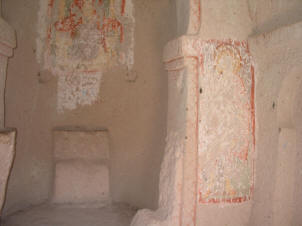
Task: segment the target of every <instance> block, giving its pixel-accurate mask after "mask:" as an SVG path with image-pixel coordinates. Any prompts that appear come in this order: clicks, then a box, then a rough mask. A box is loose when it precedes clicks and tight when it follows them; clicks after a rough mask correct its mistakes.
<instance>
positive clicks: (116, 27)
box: [48, 0, 126, 52]
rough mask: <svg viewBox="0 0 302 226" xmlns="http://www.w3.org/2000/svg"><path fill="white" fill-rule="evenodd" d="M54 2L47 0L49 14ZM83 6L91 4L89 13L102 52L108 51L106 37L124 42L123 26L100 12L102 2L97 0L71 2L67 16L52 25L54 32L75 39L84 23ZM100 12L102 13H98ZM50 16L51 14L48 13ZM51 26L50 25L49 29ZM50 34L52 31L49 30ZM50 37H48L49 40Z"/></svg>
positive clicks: (123, 4) (122, 10)
mask: <svg viewBox="0 0 302 226" xmlns="http://www.w3.org/2000/svg"><path fill="white" fill-rule="evenodd" d="M54 2H55V0H49V4H48V5H49V12H51V10H52V9H53V7H54ZM85 4H92V6H93V7H94V10H93V11H92V12H91V13H92V14H93V15H94V16H95V17H96V21H95V23H96V24H97V28H98V30H99V32H100V37H101V40H100V43H101V45H102V46H103V48H104V51H105V52H107V51H108V48H107V47H108V45H107V40H106V39H107V37H108V36H118V37H119V40H120V43H122V42H123V40H124V26H123V24H122V22H121V21H120V20H118V19H117V17H116V16H114V15H109V16H108V15H107V14H106V13H105V11H106V9H105V10H103V11H102V10H101V9H103V7H104V1H102V0H98V1H97V4H96V0H90V1H89V0H73V2H72V4H71V5H70V7H69V9H67V10H68V15H67V16H65V17H63V18H61V19H59V20H56V21H55V22H54V23H53V25H54V28H55V29H56V31H59V32H66V33H69V34H70V37H71V38H75V36H76V34H77V31H78V29H79V27H80V26H81V25H82V24H83V23H84V15H83V7H84V5H85ZM125 5H126V0H121V8H120V13H121V15H123V14H124V13H125ZM98 12H102V13H98ZM49 14H50V15H51V13H49ZM51 26H52V24H51V25H50V27H51ZM49 30H50V32H52V29H51V28H50V29H49ZM50 36H51V35H48V38H50Z"/></svg>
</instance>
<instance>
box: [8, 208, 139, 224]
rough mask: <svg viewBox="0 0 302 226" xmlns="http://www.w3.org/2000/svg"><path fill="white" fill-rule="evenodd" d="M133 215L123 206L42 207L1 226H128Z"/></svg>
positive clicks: (23, 213)
mask: <svg viewBox="0 0 302 226" xmlns="http://www.w3.org/2000/svg"><path fill="white" fill-rule="evenodd" d="M135 213H136V210H134V209H133V208H131V207H129V206H128V205H124V204H115V205H111V206H106V207H102V208H97V207H95V208H92V207H74V206H55V205H42V206H36V207H33V208H30V209H28V210H24V211H19V212H17V213H15V214H13V215H11V216H8V217H7V218H5V219H4V222H3V226H21V225H22V226H129V225H130V222H131V220H132V218H133V216H134V214H135Z"/></svg>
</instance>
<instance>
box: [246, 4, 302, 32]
mask: <svg viewBox="0 0 302 226" xmlns="http://www.w3.org/2000/svg"><path fill="white" fill-rule="evenodd" d="M247 1H248V5H249V12H250V16H251V17H252V18H253V21H254V26H253V33H263V32H265V31H271V30H273V29H276V28H278V27H281V26H283V25H287V24H292V23H295V22H297V21H300V20H302V14H301V11H302V1H300V0H271V1H263V0H247Z"/></svg>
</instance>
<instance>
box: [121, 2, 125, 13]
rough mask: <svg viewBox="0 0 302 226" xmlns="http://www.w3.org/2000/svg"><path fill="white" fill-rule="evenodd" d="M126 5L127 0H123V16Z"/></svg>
mask: <svg viewBox="0 0 302 226" xmlns="http://www.w3.org/2000/svg"><path fill="white" fill-rule="evenodd" d="M125 6H126V0H122V10H121V14H122V16H123V15H124V14H125Z"/></svg>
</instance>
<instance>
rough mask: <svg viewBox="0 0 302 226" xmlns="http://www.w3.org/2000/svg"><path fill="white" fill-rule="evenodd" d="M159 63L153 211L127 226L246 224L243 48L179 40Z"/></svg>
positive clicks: (247, 108)
mask: <svg viewBox="0 0 302 226" xmlns="http://www.w3.org/2000/svg"><path fill="white" fill-rule="evenodd" d="M164 62H165V65H166V69H167V71H168V76H169V97H168V98H169V99H168V103H169V105H168V138H167V147H166V152H165V156H164V161H163V164H162V169H161V175H160V199H159V209H158V210H157V211H156V212H151V211H148V210H142V211H139V213H138V214H137V215H136V217H135V218H134V220H133V222H132V225H133V226H134V225H152V226H153V225H160V226H163V225H165V226H166V225H167V226H168V225H186V226H187V225H192V226H193V225H203V224H205V225H222V224H224V223H226V224H230V225H238V226H239V225H240V226H243V225H247V224H248V221H249V217H250V210H251V202H249V201H250V199H251V196H252V193H253V187H254V183H253V182H254V167H253V161H254V147H255V137H254V135H255V120H254V67H253V64H252V61H251V58H250V54H249V50H248V46H247V43H246V42H244V41H242V42H241V41H234V40H209V41H205V40H202V39H200V38H199V37H194V36H182V37H180V38H178V39H176V40H174V41H171V42H169V43H168V45H167V46H166V48H165V50H164ZM238 204H241V205H238ZM223 207H225V208H223ZM217 215H219V216H220V217H219V219H218V218H216V216H217Z"/></svg>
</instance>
